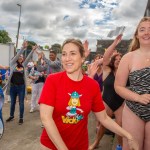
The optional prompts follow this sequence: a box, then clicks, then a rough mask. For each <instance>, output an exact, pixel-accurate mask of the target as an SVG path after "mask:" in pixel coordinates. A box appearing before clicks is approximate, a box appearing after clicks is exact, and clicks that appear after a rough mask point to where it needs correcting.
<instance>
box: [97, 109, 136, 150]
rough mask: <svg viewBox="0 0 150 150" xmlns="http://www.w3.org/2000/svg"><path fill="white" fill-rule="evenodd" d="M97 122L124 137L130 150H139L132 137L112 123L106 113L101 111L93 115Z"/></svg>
mask: <svg viewBox="0 0 150 150" xmlns="http://www.w3.org/2000/svg"><path fill="white" fill-rule="evenodd" d="M95 115H96V117H97V120H98V121H100V122H101V124H102V125H103V126H104V127H106V128H107V129H109V130H111V131H112V132H114V133H116V134H118V135H120V136H121V137H124V138H126V139H127V140H128V144H129V148H130V150H139V148H138V147H139V146H138V143H137V141H135V139H134V138H133V137H132V135H131V134H130V133H128V132H127V131H126V130H124V129H123V128H121V127H120V126H119V125H118V124H117V123H116V122H115V121H113V120H112V119H111V118H110V117H109V116H108V115H107V114H106V111H105V110H103V111H101V112H97V113H95Z"/></svg>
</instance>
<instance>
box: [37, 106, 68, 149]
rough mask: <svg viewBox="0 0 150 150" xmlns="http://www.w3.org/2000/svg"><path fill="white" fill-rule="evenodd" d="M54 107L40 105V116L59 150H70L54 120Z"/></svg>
mask: <svg viewBox="0 0 150 150" xmlns="http://www.w3.org/2000/svg"><path fill="white" fill-rule="evenodd" d="M53 110H54V107H52V106H48V105H45V104H40V116H41V120H42V123H43V125H44V127H45V129H46V131H47V134H48V136H49V138H50V139H51V140H52V142H53V144H54V145H55V146H56V148H57V149H59V150H68V148H67V146H66V145H65V143H64V141H63V139H62V137H61V135H60V133H59V131H58V129H57V127H56V124H55V122H54V120H53V117H52V114H53Z"/></svg>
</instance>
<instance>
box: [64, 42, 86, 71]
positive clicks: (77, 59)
mask: <svg viewBox="0 0 150 150" xmlns="http://www.w3.org/2000/svg"><path fill="white" fill-rule="evenodd" d="M83 60H84V59H83V58H82V57H81V54H80V52H79V47H78V46H77V45H75V44H73V43H67V44H66V45H64V47H63V49H62V65H63V68H64V69H65V70H66V72H67V73H69V74H72V73H76V72H79V71H81V65H82V62H83Z"/></svg>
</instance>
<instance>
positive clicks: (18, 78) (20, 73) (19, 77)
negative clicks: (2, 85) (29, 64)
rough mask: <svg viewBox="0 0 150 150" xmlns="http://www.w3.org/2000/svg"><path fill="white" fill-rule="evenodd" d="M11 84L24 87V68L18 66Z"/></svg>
mask: <svg viewBox="0 0 150 150" xmlns="http://www.w3.org/2000/svg"><path fill="white" fill-rule="evenodd" d="M11 83H12V84H14V85H23V84H25V81H24V68H23V67H18V66H16V68H15V69H14V71H13V75H12V78H11Z"/></svg>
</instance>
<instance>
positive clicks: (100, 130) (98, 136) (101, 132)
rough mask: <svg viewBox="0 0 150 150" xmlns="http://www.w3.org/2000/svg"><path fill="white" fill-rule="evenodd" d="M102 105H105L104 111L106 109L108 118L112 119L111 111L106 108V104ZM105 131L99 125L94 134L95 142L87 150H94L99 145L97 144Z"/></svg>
mask: <svg viewBox="0 0 150 150" xmlns="http://www.w3.org/2000/svg"><path fill="white" fill-rule="evenodd" d="M104 105H105V109H106V112H107V114H108V116H110V117H112V114H113V112H112V110H111V109H110V108H109V107H108V105H107V104H105V103H104ZM105 129H106V128H105V127H104V126H102V125H101V124H100V125H99V130H98V131H97V133H96V137H95V140H94V142H93V144H91V145H90V146H89V148H88V150H94V148H96V147H97V146H98V145H99V142H100V140H101V139H102V137H103V135H104V133H105Z"/></svg>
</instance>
